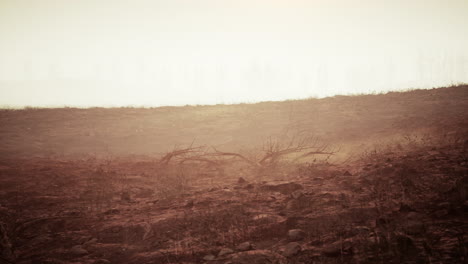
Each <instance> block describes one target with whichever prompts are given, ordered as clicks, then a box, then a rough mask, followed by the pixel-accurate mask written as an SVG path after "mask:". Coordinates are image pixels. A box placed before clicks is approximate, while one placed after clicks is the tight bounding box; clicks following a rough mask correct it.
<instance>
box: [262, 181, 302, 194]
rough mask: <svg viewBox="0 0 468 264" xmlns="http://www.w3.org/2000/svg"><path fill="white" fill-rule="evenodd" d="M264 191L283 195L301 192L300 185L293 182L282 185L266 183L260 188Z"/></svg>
mask: <svg viewBox="0 0 468 264" xmlns="http://www.w3.org/2000/svg"><path fill="white" fill-rule="evenodd" d="M260 188H261V189H262V190H265V191H272V192H279V193H282V194H284V195H289V194H291V193H293V192H294V191H297V190H302V189H303V187H302V185H300V184H298V183H295V182H284V183H266V184H264V185H262V186H261V187H260Z"/></svg>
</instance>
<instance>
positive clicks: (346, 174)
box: [343, 171, 353, 176]
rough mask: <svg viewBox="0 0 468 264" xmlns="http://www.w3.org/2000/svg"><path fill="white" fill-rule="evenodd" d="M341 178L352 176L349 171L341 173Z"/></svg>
mask: <svg viewBox="0 0 468 264" xmlns="http://www.w3.org/2000/svg"><path fill="white" fill-rule="evenodd" d="M343 176H353V175H352V174H351V173H350V172H349V171H345V172H344V173H343Z"/></svg>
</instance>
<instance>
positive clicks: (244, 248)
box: [236, 242, 253, 251]
mask: <svg viewBox="0 0 468 264" xmlns="http://www.w3.org/2000/svg"><path fill="white" fill-rule="evenodd" d="M236 249H237V250H238V251H248V250H251V249H253V245H252V243H250V242H244V243H241V244H239V245H238V246H237V248H236Z"/></svg>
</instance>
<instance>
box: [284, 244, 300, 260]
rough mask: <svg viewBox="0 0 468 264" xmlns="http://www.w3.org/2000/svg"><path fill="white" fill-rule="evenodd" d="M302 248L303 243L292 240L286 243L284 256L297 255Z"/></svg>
mask: <svg viewBox="0 0 468 264" xmlns="http://www.w3.org/2000/svg"><path fill="white" fill-rule="evenodd" d="M301 250H302V248H301V245H299V243H297V242H291V243H289V244H287V245H286V247H285V248H284V251H283V256H285V257H292V256H295V255H297V254H298V253H299V252H301Z"/></svg>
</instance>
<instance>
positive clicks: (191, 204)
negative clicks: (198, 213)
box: [185, 200, 195, 208]
mask: <svg viewBox="0 0 468 264" xmlns="http://www.w3.org/2000/svg"><path fill="white" fill-rule="evenodd" d="M194 203H195V202H194V201H193V200H189V201H187V202H186V203H185V207H187V208H191V207H193V205H194Z"/></svg>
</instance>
